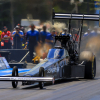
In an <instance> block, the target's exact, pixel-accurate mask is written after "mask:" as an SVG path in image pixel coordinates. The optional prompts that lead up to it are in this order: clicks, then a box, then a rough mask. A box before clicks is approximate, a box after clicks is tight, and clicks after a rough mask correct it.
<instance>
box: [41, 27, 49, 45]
mask: <svg viewBox="0 0 100 100" xmlns="http://www.w3.org/2000/svg"><path fill="white" fill-rule="evenodd" d="M47 34H50V33H49V32H47V27H46V25H43V31H41V32H40V42H41V44H42V45H43V44H44V43H45V39H46V37H47Z"/></svg>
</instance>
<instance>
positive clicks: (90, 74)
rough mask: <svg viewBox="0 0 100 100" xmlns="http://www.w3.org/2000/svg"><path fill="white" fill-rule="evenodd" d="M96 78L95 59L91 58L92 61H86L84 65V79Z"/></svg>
mask: <svg viewBox="0 0 100 100" xmlns="http://www.w3.org/2000/svg"><path fill="white" fill-rule="evenodd" d="M95 76H96V58H95V57H93V60H92V61H86V64H85V78H86V79H94V78H95Z"/></svg>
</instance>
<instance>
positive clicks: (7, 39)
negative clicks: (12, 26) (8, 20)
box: [1, 26, 11, 49]
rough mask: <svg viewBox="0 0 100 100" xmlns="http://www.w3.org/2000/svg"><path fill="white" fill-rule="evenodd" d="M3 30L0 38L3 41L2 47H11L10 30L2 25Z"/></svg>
mask: <svg viewBox="0 0 100 100" xmlns="http://www.w3.org/2000/svg"><path fill="white" fill-rule="evenodd" d="M3 29H4V32H2V34H1V40H2V41H3V42H4V46H2V48H3V49H11V32H10V31H7V27H6V26H4V28H3Z"/></svg>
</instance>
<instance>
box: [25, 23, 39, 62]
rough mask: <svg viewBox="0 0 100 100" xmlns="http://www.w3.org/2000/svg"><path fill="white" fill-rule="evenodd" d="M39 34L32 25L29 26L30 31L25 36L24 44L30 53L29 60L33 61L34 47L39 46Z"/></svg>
mask: <svg viewBox="0 0 100 100" xmlns="http://www.w3.org/2000/svg"><path fill="white" fill-rule="evenodd" d="M39 41H40V38H39V32H38V31H36V30H35V26H34V24H32V25H31V30H29V31H28V32H27V34H26V44H28V46H29V51H30V59H31V61H32V59H33V56H34V55H33V52H34V51H35V47H36V46H37V45H38V44H39Z"/></svg>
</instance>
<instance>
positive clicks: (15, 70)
mask: <svg viewBox="0 0 100 100" xmlns="http://www.w3.org/2000/svg"><path fill="white" fill-rule="evenodd" d="M15 73H16V75H15ZM12 76H18V68H17V67H16V66H14V67H13V70H12ZM17 85H18V81H12V87H13V88H16V87H17Z"/></svg>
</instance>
